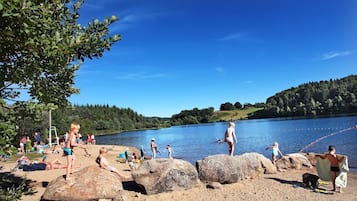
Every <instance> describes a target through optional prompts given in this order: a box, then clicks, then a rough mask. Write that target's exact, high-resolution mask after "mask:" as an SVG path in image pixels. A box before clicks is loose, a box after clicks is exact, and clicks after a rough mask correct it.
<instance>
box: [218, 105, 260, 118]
mask: <svg viewBox="0 0 357 201" xmlns="http://www.w3.org/2000/svg"><path fill="white" fill-rule="evenodd" d="M262 109H263V108H255V107H249V108H246V109H242V110H230V111H216V112H214V114H213V116H212V119H211V121H213V122H217V121H231V120H239V119H247V118H248V115H249V114H250V113H253V112H255V111H258V110H262Z"/></svg>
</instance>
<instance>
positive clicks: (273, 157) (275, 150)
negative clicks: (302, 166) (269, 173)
mask: <svg viewBox="0 0 357 201" xmlns="http://www.w3.org/2000/svg"><path fill="white" fill-rule="evenodd" d="M268 149H271V150H272V152H271V162H272V163H273V164H274V165H275V163H276V161H277V160H278V157H279V154H280V156H283V154H282V153H281V151H280V149H279V144H278V143H277V142H274V144H273V145H272V146H268V147H266V148H265V150H268Z"/></svg>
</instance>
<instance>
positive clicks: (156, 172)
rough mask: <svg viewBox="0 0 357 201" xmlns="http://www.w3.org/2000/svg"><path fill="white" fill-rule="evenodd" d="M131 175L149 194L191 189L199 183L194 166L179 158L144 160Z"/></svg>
mask: <svg viewBox="0 0 357 201" xmlns="http://www.w3.org/2000/svg"><path fill="white" fill-rule="evenodd" d="M132 176H133V178H134V181H135V182H136V183H137V184H139V185H140V186H141V187H143V191H144V193H146V194H149V195H150V194H156V193H161V192H168V191H176V190H186V189H191V188H193V187H195V186H197V185H199V184H200V180H199V179H198V174H197V171H196V169H195V167H194V166H193V165H192V164H190V163H189V162H187V161H184V160H179V159H155V160H146V161H144V162H143V163H142V164H141V165H140V166H139V168H138V169H137V170H136V171H134V172H133V173H132Z"/></svg>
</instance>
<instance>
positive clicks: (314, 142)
mask: <svg viewBox="0 0 357 201" xmlns="http://www.w3.org/2000/svg"><path fill="white" fill-rule="evenodd" d="M355 128H356V126H355V127H352V128H346V129H343V130H340V131H337V132H333V133H331V134H328V135H325V136H323V137H320V138H318V139H317V140H315V141H313V142H311V143H310V144H308V145H306V146H305V147H304V148H302V149H301V150H300V151H299V152H303V151H304V150H305V149H307V148H309V147H311V146H312V145H314V144H316V143H318V142H319V141H321V140H323V139H325V138H328V137H331V136H334V135H337V134H339V133H343V132H346V131H348V130H352V129H355Z"/></svg>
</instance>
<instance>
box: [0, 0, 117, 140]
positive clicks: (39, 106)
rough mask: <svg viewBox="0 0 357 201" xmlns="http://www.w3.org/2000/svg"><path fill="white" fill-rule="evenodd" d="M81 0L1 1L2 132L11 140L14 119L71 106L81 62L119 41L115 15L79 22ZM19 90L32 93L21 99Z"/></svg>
mask: <svg viewBox="0 0 357 201" xmlns="http://www.w3.org/2000/svg"><path fill="white" fill-rule="evenodd" d="M72 3H73V4H72ZM82 4H83V0H79V1H74V2H73V1H72V2H71V3H70V1H69V0H53V1H46V0H26V1H18V0H9V1H3V0H1V1H0V12H1V13H0V28H1V30H2V33H1V35H0V46H1V49H0V65H1V67H0V99H1V102H0V107H1V116H0V118H1V125H0V134H1V136H5V137H6V138H8V139H9V141H14V138H15V135H14V133H15V132H16V133H18V131H15V130H14V128H15V126H18V127H19V126H20V125H18V124H16V123H17V121H16V118H21V119H22V120H23V121H24V120H25V119H26V118H32V116H33V115H39V114H41V113H42V111H43V110H45V109H48V107H50V106H49V104H50V105H51V104H53V105H55V106H59V107H65V106H67V105H68V100H67V99H68V97H69V96H70V95H72V94H73V93H78V92H79V90H78V89H75V88H74V87H73V85H74V77H75V72H76V70H78V69H79V66H80V64H81V63H82V62H84V60H85V59H86V58H89V59H92V58H100V57H101V56H102V55H103V53H104V51H105V50H109V49H110V47H111V46H112V45H113V44H114V43H115V42H116V41H118V40H120V36H119V35H112V36H111V35H110V34H109V26H110V25H111V24H112V23H114V22H115V21H116V20H117V18H116V17H115V16H112V17H111V18H106V19H104V21H103V22H100V21H99V20H97V19H95V20H93V21H91V22H90V23H88V25H87V26H81V25H80V24H78V23H77V20H78V19H79V16H80V15H79V9H80V7H81V6H82ZM20 93H28V95H29V97H30V98H29V100H28V102H22V101H23V100H20V99H19V95H20ZM4 100H5V101H7V102H5V101H4ZM8 101H13V102H12V103H13V104H11V103H9V102H8ZM24 109H26V110H24ZM18 110H20V111H18ZM17 115H21V116H17ZM15 117H16V118H15ZM32 120H35V119H32ZM4 122H7V123H4ZM3 124H7V126H4V125H3ZM9 129H10V130H11V131H10V130H9ZM6 144H7V143H6Z"/></svg>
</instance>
